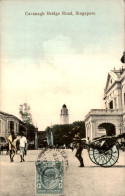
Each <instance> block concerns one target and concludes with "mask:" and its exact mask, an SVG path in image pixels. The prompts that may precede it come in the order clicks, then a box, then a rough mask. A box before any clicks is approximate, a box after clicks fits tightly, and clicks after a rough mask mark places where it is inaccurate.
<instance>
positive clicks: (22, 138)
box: [20, 133, 27, 162]
mask: <svg viewBox="0 0 125 196" xmlns="http://www.w3.org/2000/svg"><path fill="white" fill-rule="evenodd" d="M26 143H27V139H26V137H25V136H24V135H23V133H21V137H20V158H21V161H20V162H22V161H25V160H24V150H25V146H26Z"/></svg>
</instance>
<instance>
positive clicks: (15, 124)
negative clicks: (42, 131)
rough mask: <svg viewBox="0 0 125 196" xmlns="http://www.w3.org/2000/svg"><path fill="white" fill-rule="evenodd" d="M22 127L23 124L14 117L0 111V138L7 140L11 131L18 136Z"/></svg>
mask: <svg viewBox="0 0 125 196" xmlns="http://www.w3.org/2000/svg"><path fill="white" fill-rule="evenodd" d="M22 126H23V122H22V121H21V120H20V119H18V118H17V117H16V116H14V115H12V114H8V113H5V112H2V111H0V137H4V138H7V137H8V136H9V135H10V132H11V131H12V130H13V131H14V132H15V134H18V133H19V132H20V130H21V127H22ZM23 129H24V127H23Z"/></svg>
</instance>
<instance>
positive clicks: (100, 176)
mask: <svg viewBox="0 0 125 196" xmlns="http://www.w3.org/2000/svg"><path fill="white" fill-rule="evenodd" d="M65 151H66V154H67V157H68V158H67V159H68V163H69V167H68V169H67V171H65V178H64V182H65V187H64V190H65V191H64V195H65V196H125V152H123V151H120V156H119V160H118V162H117V163H116V164H115V165H114V166H113V167H111V168H102V167H100V166H97V165H95V164H93V163H92V162H91V160H90V159H89V156H88V153H87V150H85V149H84V150H83V154H82V156H83V158H84V164H85V167H84V168H80V167H78V166H79V162H78V160H77V159H76V158H75V150H74V151H73V152H72V150H70V149H66V150H65ZM40 152H41V150H29V151H28V154H27V155H26V156H25V162H22V163H21V162H20V156H19V155H16V156H15V158H14V162H13V163H11V162H10V160H9V155H6V153H5V152H4V153H3V154H2V155H0V168H1V173H0V179H1V183H0V184H1V187H0V195H1V196H16V195H18V196H34V195H35V161H36V160H37V157H38V154H39V153H40ZM53 153H56V154H57V157H58V158H59V160H60V158H61V156H60V151H56V150H51V151H48V152H47V153H46V158H47V159H49V158H50V159H51V156H52V154H53Z"/></svg>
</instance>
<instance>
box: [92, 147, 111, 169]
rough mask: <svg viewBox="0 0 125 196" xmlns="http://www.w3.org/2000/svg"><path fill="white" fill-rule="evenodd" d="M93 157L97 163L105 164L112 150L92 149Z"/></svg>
mask: <svg viewBox="0 0 125 196" xmlns="http://www.w3.org/2000/svg"><path fill="white" fill-rule="evenodd" d="M93 157H94V159H95V162H96V164H97V165H100V166H102V165H105V164H107V163H108V162H109V161H110V159H111V157H112V150H111V149H110V150H108V151H104V150H99V149H93Z"/></svg>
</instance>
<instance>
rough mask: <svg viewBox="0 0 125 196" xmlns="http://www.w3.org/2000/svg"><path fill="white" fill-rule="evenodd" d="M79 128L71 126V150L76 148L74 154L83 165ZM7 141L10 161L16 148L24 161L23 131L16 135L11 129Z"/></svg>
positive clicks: (24, 142) (81, 165)
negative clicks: (72, 133) (72, 132)
mask: <svg viewBox="0 0 125 196" xmlns="http://www.w3.org/2000/svg"><path fill="white" fill-rule="evenodd" d="M79 128H80V127H79V126H75V127H74V128H73V131H74V133H75V134H74V136H73V138H72V141H73V143H72V144H73V147H72V151H73V149H74V148H76V154H75V156H76V158H77V159H78V160H79V162H80V166H79V167H84V162H83V158H82V150H83V146H82V139H81V137H80V132H79ZM51 140H52V139H51ZM8 141H9V152H10V153H9V154H10V162H13V161H14V156H15V155H16V154H17V151H18V149H19V150H20V159H21V160H20V162H24V161H25V159H24V156H25V155H26V154H27V148H28V143H27V139H26V137H25V135H24V133H23V132H21V134H20V136H17V135H15V133H14V131H11V134H10V135H9V137H8ZM48 146H49V144H48Z"/></svg>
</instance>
